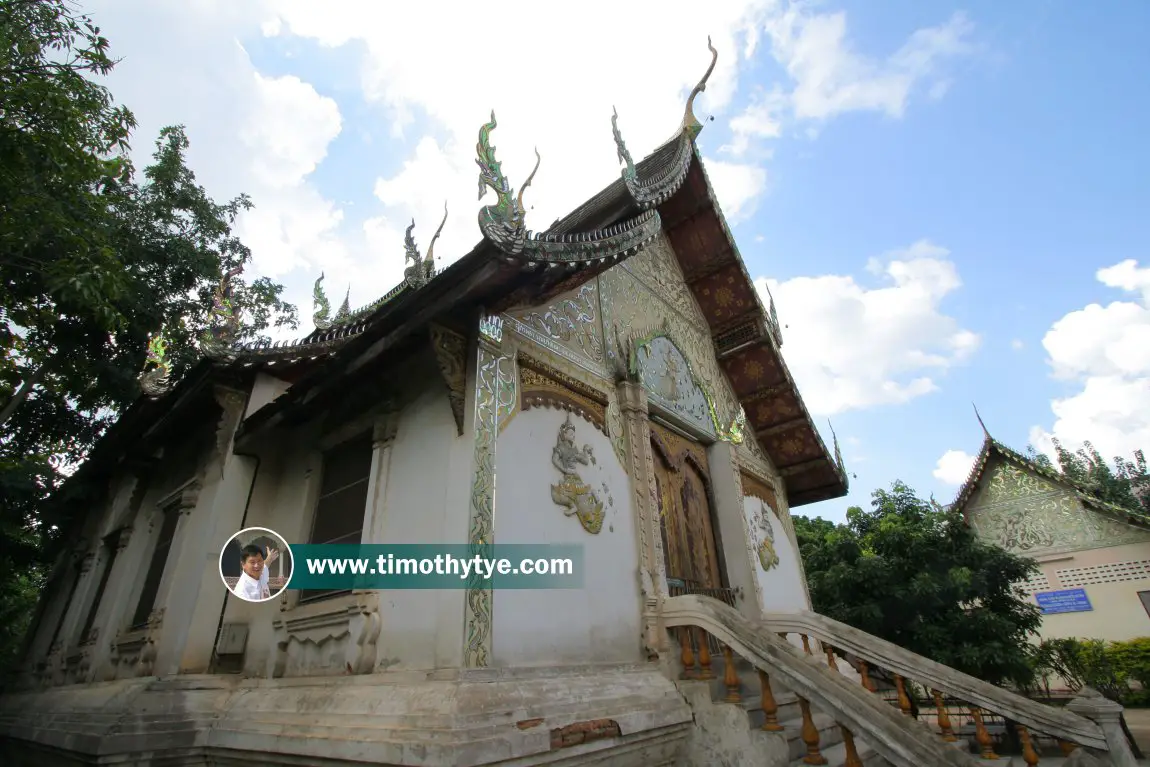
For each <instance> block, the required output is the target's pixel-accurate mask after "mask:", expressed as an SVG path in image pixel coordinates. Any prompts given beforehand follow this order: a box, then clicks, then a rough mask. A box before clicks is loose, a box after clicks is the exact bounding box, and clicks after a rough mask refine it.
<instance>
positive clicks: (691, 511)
mask: <svg viewBox="0 0 1150 767" xmlns="http://www.w3.org/2000/svg"><path fill="white" fill-rule="evenodd" d="M651 431H652V439H651V442H652V451H653V452H654V454H655V462H654V463H655V466H654V469H655V493H656V500H657V501H658V506H659V528H660V533H661V535H662V538H663V556H664V559H665V560H666V567H667V579H668V581H670V582H671V584H672V585H680V583H677V582H681V585H683V586H686V587H688V589H689V590H692V589H714V588H721V587H722V585H723V584H722V580H721V577H720V575H719V557H718V547H717V546H716V545H715V534H714V528H713V527H712V521H711V504H710V499H709V497H708V492H707V481H706V475H705V471H706V453H705V452H704V451H703V448H702V446H701V445H699V444H697V443H694V442H690V441H689V440H686V439H683V438H682V437H679V436H678V435H676V434H674V433H672V432H670V431H668V430H666V429H662V428H661V427H658V426H655V425H654V424H652V427H651Z"/></svg>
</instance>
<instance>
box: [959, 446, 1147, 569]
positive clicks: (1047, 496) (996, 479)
mask: <svg viewBox="0 0 1150 767" xmlns="http://www.w3.org/2000/svg"><path fill="white" fill-rule="evenodd" d="M983 478H984V482H985V489H984V490H983V491H982V492H981V493H980V494H979V495H978V496H977V497H976V498H975V501H974V503H972V504H971V505H970V506H969V507H968V508H969V511H968V515H969V519H970V524H971V525H972V526H973V527H974V529H975V530H976V531H977V532H978V534H979V535H980V536H981V537H983V538H987V539H989V540H992V541H994V542H995V543H996V544H998V545H999V546H1001V547H1003V548H1004V549H1007V550H1008V551H1014V552H1017V553H1021V554H1027V555H1034V554H1039V553H1042V554H1054V553H1062V552H1066V551H1077V550H1081V549H1089V548H1094V547H1095V546H1098V545H1099V544H1102V543H1105V545H1107V546H1117V545H1120V544H1124V543H1136V542H1140V541H1150V533H1147V532H1146V531H1144V530H1140V529H1138V528H1134V527H1131V526H1129V525H1124V524H1122V523H1121V522H1118V521H1116V520H1112V519H1109V518H1107V517H1105V516H1103V515H1101V514H1098V513H1096V512H1094V511H1091V510H1089V509H1085V508H1083V507H1082V502H1081V501H1080V500H1079V499H1078V497H1077V496H1076V494H1075V493H1074V491H1073V490H1071V489H1069V488H1063V487H1059V486H1058V484H1056V483H1055V482H1052V481H1050V480H1047V479H1045V478H1043V477H1041V476H1039V475H1038V474H1036V473H1034V472H1032V471H1030V470H1029V469H1027V468H1025V467H1023V466H1019V465H1017V464H1015V463H1014V462H1011V461H1005V460H1000V461H999V463H998V465H996V466H994V467H992V468H990V469H988V470H987V471H986V472H985V473H984V474H983Z"/></svg>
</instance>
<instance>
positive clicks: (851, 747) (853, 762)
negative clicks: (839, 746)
mask: <svg viewBox="0 0 1150 767" xmlns="http://www.w3.org/2000/svg"><path fill="white" fill-rule="evenodd" d="M839 729H840V730H842V731H843V745H844V746H845V747H846V752H847V758H846V761H844V762H843V767H863V762H862V759H860V758H859V752H858V749H857V748H855V736H854V733H853V732H851V731H850V730H848V729H847V728H846V726H845V725H841V724H840V725H839Z"/></svg>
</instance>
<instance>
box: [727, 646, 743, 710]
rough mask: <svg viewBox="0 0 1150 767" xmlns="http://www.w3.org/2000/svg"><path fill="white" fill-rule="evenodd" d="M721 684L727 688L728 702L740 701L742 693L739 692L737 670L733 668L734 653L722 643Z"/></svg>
mask: <svg viewBox="0 0 1150 767" xmlns="http://www.w3.org/2000/svg"><path fill="white" fill-rule="evenodd" d="M723 685H724V686H725V687H726V688H727V697H726V698H725V700H726V701H727V702H728V703H741V702H742V700H743V696H742V694H741V693H740V692H739V671H738V669H736V668H735V654H734V653H733V652H731V648H730V647H727V646H726V645H723Z"/></svg>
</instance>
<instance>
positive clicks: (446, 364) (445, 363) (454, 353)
mask: <svg viewBox="0 0 1150 767" xmlns="http://www.w3.org/2000/svg"><path fill="white" fill-rule="evenodd" d="M429 332H430V334H431V348H432V349H433V350H434V351H435V361H436V362H437V363H438V364H439V372H440V374H441V375H442V376H443V382H444V383H445V384H447V399H448V402H449V403H450V404H451V414H452V415H453V416H455V427H456V429H457V430H458V432H459V436H463V419H464V413H465V404H466V401H467V392H466V389H467V338H466V336H464V335H462V334H460V333H456V332H455V331H454V330H449V329H448V328H445V327H443V326H442V325H434V324H433V325H431V327H430V331H429Z"/></svg>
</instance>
